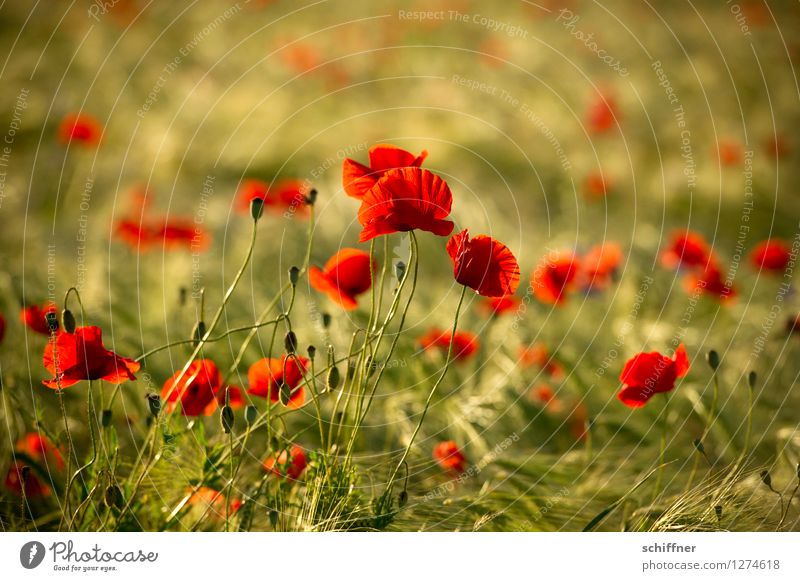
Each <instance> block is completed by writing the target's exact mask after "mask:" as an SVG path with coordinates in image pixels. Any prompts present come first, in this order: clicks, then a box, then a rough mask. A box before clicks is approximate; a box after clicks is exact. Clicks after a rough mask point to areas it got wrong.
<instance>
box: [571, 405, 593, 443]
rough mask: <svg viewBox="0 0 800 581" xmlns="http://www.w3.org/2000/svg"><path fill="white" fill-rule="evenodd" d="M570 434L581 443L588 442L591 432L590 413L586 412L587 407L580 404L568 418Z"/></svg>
mask: <svg viewBox="0 0 800 581" xmlns="http://www.w3.org/2000/svg"><path fill="white" fill-rule="evenodd" d="M567 424H568V425H569V431H570V433H571V434H572V435H573V436H574V437H575V439H576V440H578V441H579V442H583V441H584V440H586V435H587V434H588V432H589V413H588V412H587V411H586V406H585V405H583V403H581V402H578V403H577V404H576V405H575V407H574V408H573V409H572V411H571V412H570V414H569V417H568V418H567Z"/></svg>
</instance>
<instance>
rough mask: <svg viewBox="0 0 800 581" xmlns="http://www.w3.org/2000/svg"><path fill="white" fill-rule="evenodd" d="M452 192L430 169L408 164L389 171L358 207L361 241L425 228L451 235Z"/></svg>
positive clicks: (428, 230) (442, 234)
mask: <svg viewBox="0 0 800 581" xmlns="http://www.w3.org/2000/svg"><path fill="white" fill-rule="evenodd" d="M452 204H453V195H452V194H451V193H450V188H449V187H448V186H447V184H446V183H445V181H444V180H443V179H442V178H440V177H439V176H437V175H435V174H432V173H431V172H429V171H428V170H425V169H420V168H418V167H407V168H402V169H393V170H389V171H387V172H386V173H385V174H384V175H383V177H382V178H381V179H380V180H378V182H377V183H376V184H375V185H374V186H373V187H372V189H371V190H369V192H367V193H366V194H365V195H364V198H363V199H362V200H361V207H360V208H359V209H358V221H359V222H360V223H361V225H362V226H363V230H362V231H361V237H360V238H359V240H360V241H361V242H367V241H369V240H372V239H373V238H375V237H376V236H382V235H384V234H392V233H394V232H408V231H410V230H416V229H419V230H425V231H427V232H433V233H434V234H437V235H438V236H448V235H449V234H450V233H451V232H452V231H453V223H452V222H450V221H449V220H445V218H447V216H449V215H450V207H451V206H452Z"/></svg>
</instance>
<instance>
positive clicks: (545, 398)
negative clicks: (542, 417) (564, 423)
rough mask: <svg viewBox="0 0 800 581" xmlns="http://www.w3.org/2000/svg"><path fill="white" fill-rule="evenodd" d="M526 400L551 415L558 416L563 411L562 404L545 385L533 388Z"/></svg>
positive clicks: (554, 393)
mask: <svg viewBox="0 0 800 581" xmlns="http://www.w3.org/2000/svg"><path fill="white" fill-rule="evenodd" d="M528 398H529V399H530V400H531V401H532V402H533V403H536V404H538V405H540V406H542V408H543V409H545V410H547V411H548V412H549V413H552V414H559V413H561V412H562V411H563V409H564V404H563V403H562V401H561V400H560V399H558V398H557V397H556V392H555V391H554V390H553V388H552V387H550V386H549V385H547V384H546V383H540V384H539V385H537V386H535V387H533V388H532V389H531V391H530V393H529V394H528Z"/></svg>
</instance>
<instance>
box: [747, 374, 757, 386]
mask: <svg viewBox="0 0 800 581" xmlns="http://www.w3.org/2000/svg"><path fill="white" fill-rule="evenodd" d="M756 381H758V373H756V372H755V371H751V372H750V373H748V374H747V385H749V386H750V389H755V388H756Z"/></svg>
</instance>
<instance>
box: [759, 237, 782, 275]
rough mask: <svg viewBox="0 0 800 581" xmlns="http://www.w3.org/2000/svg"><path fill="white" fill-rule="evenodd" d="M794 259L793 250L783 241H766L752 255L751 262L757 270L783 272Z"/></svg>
mask: <svg viewBox="0 0 800 581" xmlns="http://www.w3.org/2000/svg"><path fill="white" fill-rule="evenodd" d="M791 259H792V252H791V248H790V247H789V245H788V244H786V243H785V242H783V241H782V240H775V239H771V240H764V241H763V242H759V243H758V245H757V246H756V247H755V248H754V249H753V251H752V252H751V253H750V262H751V263H752V264H753V266H755V267H756V268H759V269H762V270H768V271H772V272H777V273H780V272H783V271H784V270H786V267H787V266H788V265H789V262H790V261H791Z"/></svg>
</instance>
